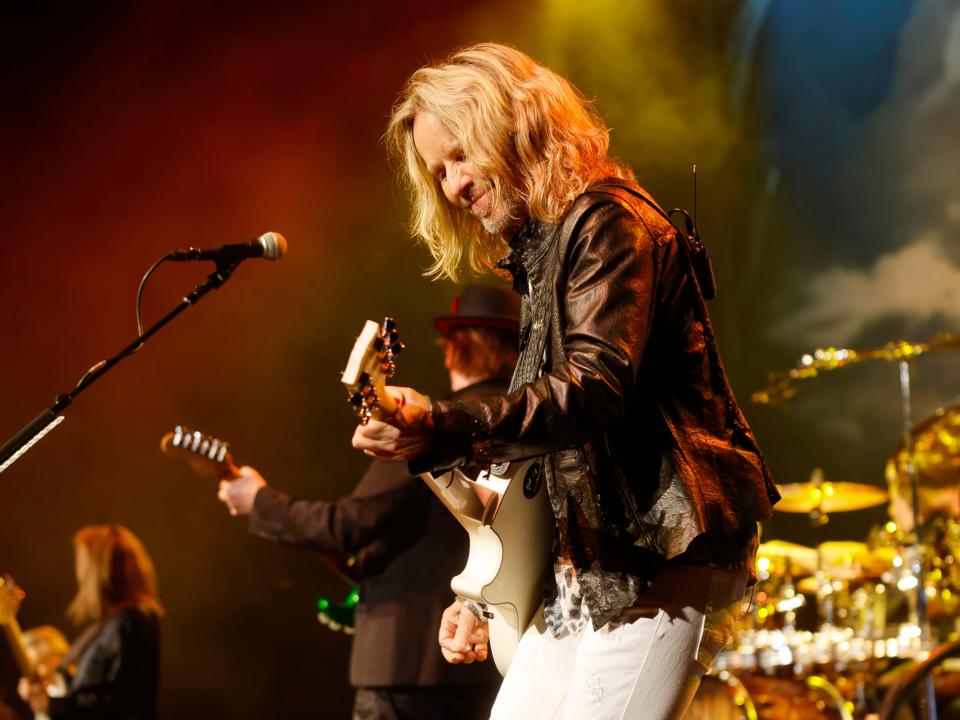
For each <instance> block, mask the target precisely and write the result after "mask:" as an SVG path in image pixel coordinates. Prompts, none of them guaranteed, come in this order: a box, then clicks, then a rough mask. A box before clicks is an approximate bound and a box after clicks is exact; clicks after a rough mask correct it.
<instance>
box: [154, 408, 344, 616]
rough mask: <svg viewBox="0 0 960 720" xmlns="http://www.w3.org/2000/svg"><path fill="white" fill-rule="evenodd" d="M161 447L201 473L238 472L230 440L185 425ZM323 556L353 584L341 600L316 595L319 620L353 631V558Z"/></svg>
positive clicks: (165, 438) (234, 474) (228, 474)
mask: <svg viewBox="0 0 960 720" xmlns="http://www.w3.org/2000/svg"><path fill="white" fill-rule="evenodd" d="M160 449H161V450H162V451H163V452H164V453H165V454H167V455H171V456H175V457H181V458H183V459H184V460H186V461H187V463H188V464H189V465H190V467H191V468H192V469H193V471H194V472H195V473H197V475H200V476H201V477H215V478H218V479H220V480H230V479H233V478H236V477H237V475H238V473H239V469H238V468H237V466H236V463H234V461H233V456H232V455H231V454H230V445H229V443H226V442H224V441H223V440H220V439H219V438H215V437H213V436H212V435H207V434H205V433H202V432H199V431H197V430H191V429H189V428H187V427H184V426H183V425H177V426H176V427H175V428H174V430H173V432H169V433H167V434H166V435H164V436H163V439H161V440H160ZM320 557H321V559H322V560H323V561H324V562H325V563H326V564H327V565H328V566H330V568H331V569H333V571H334V573H335V574H336V575H337V576H338V577H340V578H341V579H343V580H344V581H345V582H346V583H347V584H348V585H350V591H349V592H348V593H347V595H346V597H345V598H344V599H343V600H342V601H340V602H337V601H335V600H329V599H327V598H323V597H321V598H317V604H316V607H317V620H319V621H320V623H321V624H322V625H326V626H327V627H329V628H330V629H331V630H337V631H340V632H344V633H346V634H347V635H352V634H353V628H354V617H355V615H356V607H357V601H358V600H359V599H360V588H359V587H358V586H357V585H356V584H354V583H353V579H352V578H350V577H349V576H348V575H347V573H346V572H345V571H344V568H349V567H350V565H351V560H350V558H347V559H345V560H344V561H343V562H341V561H340V558H334V557H328V556H327V555H325V554H322V555H320Z"/></svg>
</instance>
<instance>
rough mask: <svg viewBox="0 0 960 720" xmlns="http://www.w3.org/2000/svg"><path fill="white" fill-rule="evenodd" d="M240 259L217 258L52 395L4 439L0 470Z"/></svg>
mask: <svg viewBox="0 0 960 720" xmlns="http://www.w3.org/2000/svg"><path fill="white" fill-rule="evenodd" d="M240 262H241V260H229V261H228V260H217V261H216V263H217V268H216V270H214V271H213V272H212V273H210V275H208V276H207V279H206V280H205V281H204V282H202V283H200V284H199V285H197V286H196V287H195V288H194V289H193V292H191V293H190V294H189V295H187V296H186V297H184V298H183V299H182V300H181V301H180V303H179V304H178V305H177V306H176V307H175V308H174V309H173V310H171V311H170V312H168V313H167V314H166V315H164V316H163V317H162V318H160V319H159V320H158V321H157V322H156V323H154V324H153V325H152V326H151V327H149V328H147V330H146V331H145V332H144V333H143V334H142V335H139V336H138V337H137V338H136V339H135V340H134V341H133V342H132V343H130V344H129V345H127V346H126V347H125V348H123V349H122V350H121V351H120V352H118V353H117V354H116V355H114V356H113V357H111V358H109V359H107V360H101V361H100V362H98V363H97V364H96V365H94V366H93V367H91V368H90V369H89V370H87V372H86V373H85V374H84V376H83V377H82V378H80V381H79V382H78V383H77V386H76V387H75V388H74V389H73V390H71V391H70V392H68V393H64V394H61V395H57V396H56V397H55V398H54V401H53V405H51V406H50V407H49V408H47V409H46V410H44V411H43V412H42V413H40V414H39V415H38V416H37V417H35V418H34V419H33V420H32V421H31V422H30V424H29V425H27V426H26V427H25V428H23V430H21V431H20V432H18V433H17V434H16V435H14V436H13V437H11V438H10V439H9V440H7V442H5V443H4V444H3V446H2V447H0V473H2V472H3V471H4V470H6V469H7V468H8V467H10V466H11V465H12V464H13V463H15V462H16V461H17V460H18V459H19V458H20V456H21V455H23V454H24V453H25V452H27V451H28V450H29V449H30V448H31V447H33V446H34V445H35V444H36V443H37V442H39V441H40V440H41V439H42V438H43V437H44V436H45V435H46V434H47V433H48V432H50V431H51V430H53V428H55V427H56V426H57V425H59V424H60V423H62V422H63V421H64V416H63V415H61V414H60V413H61V412H63V410H65V409H66V408H67V407H68V406H69V405H70V403H72V402H73V400H74V398H76V397H77V395H79V394H80V393H82V392H83V391H84V390H86V389H87V388H88V387H90V386H91V385H92V384H93V383H94V382H96V381H97V380H99V379H100V378H101V377H103V376H104V375H105V374H106V373H107V371H109V370H110V368H112V367H113V366H114V365H116V364H117V363H118V362H120V361H121V360H123V359H124V358H125V357H127V356H129V355H133V353H135V352H136V351H137V350H139V349H140V348H141V347H142V346H143V344H144V343H145V342H146V341H147V340H148V339H149V338H151V337H152V336H153V335H154V333H156V332H157V331H158V330H160V328H162V327H163V326H164V325H166V324H167V323H168V322H170V321H171V320H173V318H175V317H176V316H177V315H179V314H180V313H182V312H183V311H184V310H186V309H187V308H188V307H190V306H191V305H196V304H197V302H199V301H200V299H201V298H202V297H203V296H204V295H206V294H207V293H209V292H210V291H211V290H216V289H217V288H219V287H221V286H222V285H223V284H224V283H225V282H227V280H229V279H230V276H231V274H232V273H233V271H234V270H236V268H237V265H239V264H240Z"/></svg>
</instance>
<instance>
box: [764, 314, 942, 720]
mask: <svg viewBox="0 0 960 720" xmlns="http://www.w3.org/2000/svg"><path fill="white" fill-rule="evenodd" d="M957 348H960V334H955V333H944V334H941V335H937V336H935V337H934V338H932V339H930V340H929V341H927V342H922V343H909V342H906V341H904V340H899V341H893V342H889V343H887V344H886V345H885V346H884V347H882V348H876V349H872V350H859V351H858V350H852V349H846V348H840V349H837V348H832V347H831V348H826V349H818V350H816V351H814V352H813V353H812V354H806V355H803V356H802V357H801V358H800V361H799V362H798V364H797V366H796V367H795V368H793V369H791V370H786V371H779V372H773V373H770V375H769V377H768V384H767V387H766V388H764V389H763V390H760V391H758V392H756V393H754V394H753V395H752V399H753V400H754V402H757V403H762V404H772V403H781V402H784V401H786V400H788V399H790V398H791V397H793V396H794V395H795V394H796V392H797V388H796V385H797V383H798V382H799V381H802V380H806V379H810V378H813V377H817V376H818V375H819V374H820V373H821V372H825V371H830V370H836V369H839V368H841V367H846V366H848V365H852V364H856V363H860V362H865V361H869V360H885V361H888V362H896V363H897V365H898V370H899V385H900V407H901V420H902V443H901V448H902V452H900V453H897V454H895V467H896V475H897V476H898V477H899V478H900V479H901V480H902V483H901V484H902V485H904V486H906V487H908V488H909V495H908V496H909V498H910V508H909V510H910V512H909V515H910V524H911V525H912V527H914V528H919V527H920V525H921V518H922V514H921V499H920V489H921V487H938V488H943V487H950V486H955V485H956V472H954V471H956V470H960V447H958V444H957V443H956V440H957V437H958V436H960V433H958V432H957V428H958V427H960V419H958V418H956V417H955V415H956V414H955V413H947V412H946V411H944V412H943V413H942V414H940V415H939V417H935V418H934V419H933V420H932V421H931V422H930V425H929V426H928V427H921V428H918V430H919V431H920V432H918V434H917V436H916V438H915V437H914V434H913V432H912V431H913V420H912V403H911V387H910V386H911V379H910V361H911V360H913V359H915V358H917V357H919V356H920V355H922V354H925V353H927V352H930V351H934V350H953V349H957ZM921 478H923V479H922V480H921ZM902 494H906V493H902ZM954 502H955V509H960V496H957V497H956V498H955V499H954ZM787 507H789V504H788V506H787ZM784 509H786V508H784ZM790 511H792V512H799V510H790ZM809 512H810V515H811V520H812V521H814V522H815V524H822V514H823V513H824V512H826V510H825V508H824V507H823V503H818V504H817V505H816V507H814V508H811V509H810V510H809ZM913 540H914V548H915V551H916V552H917V553H919V552H921V551H922V549H923V548H922V546H921V545H920V540H919V533H913ZM909 566H910V571H911V573H912V574H913V580H911V579H910V577H909V576H908V575H906V574H904V575H902V576H901V578H900V583H898V584H902V585H905V586H907V585H910V584H911V583H912V582H913V581H914V580H915V581H916V584H915V585H914V587H913V589H912V591H910V592H908V593H907V594H908V596H909V597H912V598H914V603H915V607H916V625H915V627H916V628H918V629H919V633H920V637H919V643H920V647H921V648H925V649H929V648H930V646H931V638H930V625H929V612H928V605H927V599H928V597H927V589H926V582H924V581H922V579H923V578H924V576H923V568H922V567H919V568H918V567H916V565H915V563H913V562H911V563H910V564H909ZM911 619H912V618H911ZM923 694H924V702H923V703H922V712H921V715H922V717H924V718H933V717H936V715H937V708H936V698H935V695H934V688H933V682H932V681H931V680H930V679H929V678H927V679H926V680H925V681H924V692H923Z"/></svg>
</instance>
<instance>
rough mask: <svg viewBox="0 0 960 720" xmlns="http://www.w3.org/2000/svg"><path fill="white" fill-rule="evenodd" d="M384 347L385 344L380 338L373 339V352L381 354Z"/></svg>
mask: <svg viewBox="0 0 960 720" xmlns="http://www.w3.org/2000/svg"><path fill="white" fill-rule="evenodd" d="M384 345H385V342H384V340H383V338H382V337H377V338H374V341H373V349H374V350H376V351H377V352H383V348H384Z"/></svg>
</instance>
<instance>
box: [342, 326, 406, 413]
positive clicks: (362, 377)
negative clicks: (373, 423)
mask: <svg viewBox="0 0 960 720" xmlns="http://www.w3.org/2000/svg"><path fill="white" fill-rule="evenodd" d="M403 348H404V345H403V343H402V342H400V333H399V332H398V331H397V323H396V322H395V321H394V319H393V318H391V317H388V318H384V321H383V322H382V323H381V324H379V325H378V324H377V323H375V322H374V321H373V320H367V322H366V323H365V324H364V326H363V330H362V331H361V332H360V336H359V337H358V338H357V340H356V342H355V343H354V344H353V349H352V350H351V351H350V357H349V358H348V359H347V366H346V368H344V371H343V373H342V375H341V376H340V379H341V380H342V382H343V384H344V385H346V386H347V395H348V397H349V402H350V404H351V405H352V406H353V408H354V411H355V412H356V413H357V415H359V416H360V423H361V424H362V425H366V424H367V422H368V421H369V420H370V418H371V417H382V416H389V415H392V414H393V413H394V412H396V409H397V403H396V401H395V400H394V399H393V397H392V396H391V395H390V394H389V393H387V392H385V391H384V388H385V387H386V384H387V380H389V379H390V378H392V377H393V376H394V375H395V374H396V372H397V365H396V356H397V355H399V354H400V353H401V352H402V351H403Z"/></svg>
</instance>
